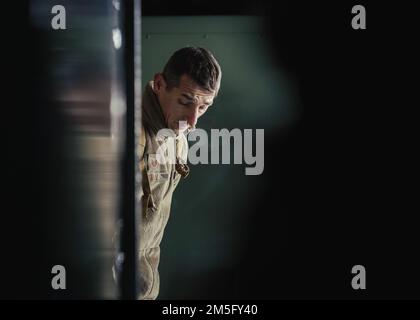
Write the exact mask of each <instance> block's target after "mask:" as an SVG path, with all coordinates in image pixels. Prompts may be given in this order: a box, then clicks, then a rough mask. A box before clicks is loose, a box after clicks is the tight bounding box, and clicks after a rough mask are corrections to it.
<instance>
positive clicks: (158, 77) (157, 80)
mask: <svg viewBox="0 0 420 320" xmlns="http://www.w3.org/2000/svg"><path fill="white" fill-rule="evenodd" d="M165 89H166V81H165V79H164V78H163V75H162V74H161V73H156V74H155V76H154V78H153V90H154V91H155V93H158V92H161V91H162V90H165Z"/></svg>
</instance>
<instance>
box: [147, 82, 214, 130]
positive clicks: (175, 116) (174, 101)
mask: <svg viewBox="0 0 420 320" xmlns="http://www.w3.org/2000/svg"><path fill="white" fill-rule="evenodd" d="M154 92H155V93H156V95H157V97H158V100H159V103H160V105H161V107H162V111H163V114H164V116H165V120H166V123H167V125H168V127H169V128H170V129H172V130H173V131H175V133H176V134H180V133H182V132H184V131H185V130H187V129H192V128H195V126H196V124H197V120H198V118H200V117H201V116H202V115H203V114H204V113H205V112H206V111H207V109H208V108H209V107H210V106H211V105H212V104H213V99H214V97H215V94H216V92H215V91H207V90H205V89H203V88H201V87H199V86H198V85H197V84H196V83H195V82H194V81H193V80H192V79H191V78H190V77H189V76H187V75H182V76H181V78H180V82H179V86H178V87H173V88H171V89H169V90H168V89H167V85H166V82H165V79H164V78H163V76H162V74H157V75H155V79H154ZM180 121H185V122H186V125H185V126H181V127H180V124H179V122H180Z"/></svg>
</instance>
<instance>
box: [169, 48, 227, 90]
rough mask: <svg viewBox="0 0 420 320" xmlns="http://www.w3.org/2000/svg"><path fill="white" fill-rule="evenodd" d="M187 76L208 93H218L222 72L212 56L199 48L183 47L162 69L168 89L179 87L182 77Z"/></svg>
mask: <svg viewBox="0 0 420 320" xmlns="http://www.w3.org/2000/svg"><path fill="white" fill-rule="evenodd" d="M184 74H186V75H188V76H190V77H191V79H192V80H194V81H195V82H196V83H197V84H198V85H199V86H200V87H202V88H203V89H205V90H208V91H216V94H217V92H218V91H219V87H220V80H221V77H222V71H221V69H220V65H219V63H218V62H217V61H216V59H215V58H214V56H213V54H212V53H211V52H210V51H208V50H207V49H204V48H200V47H185V48H182V49H179V50H177V51H176V52H175V53H174V54H172V56H171V57H170V58H169V60H168V62H167V63H166V65H165V67H164V69H163V77H164V79H165V81H166V84H167V86H168V89H171V88H173V87H178V86H179V81H180V78H181V76H182V75H184Z"/></svg>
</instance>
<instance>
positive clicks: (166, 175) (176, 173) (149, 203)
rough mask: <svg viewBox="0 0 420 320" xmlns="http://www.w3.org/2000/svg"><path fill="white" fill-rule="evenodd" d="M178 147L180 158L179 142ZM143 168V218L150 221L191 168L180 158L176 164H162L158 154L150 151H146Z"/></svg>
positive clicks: (142, 161) (142, 163)
mask: <svg viewBox="0 0 420 320" xmlns="http://www.w3.org/2000/svg"><path fill="white" fill-rule="evenodd" d="M176 147H177V148H176V149H177V150H176V152H177V159H178V153H179V145H178V144H177V146H176ZM152 149H153V148H152ZM143 152H144V150H143ZM141 168H142V177H143V184H142V185H143V193H144V196H143V199H142V202H143V203H142V205H143V218H145V219H146V221H149V220H150V219H153V217H155V218H156V213H158V211H159V209H160V207H161V206H162V205H163V204H164V203H163V202H164V201H166V199H167V200H168V201H170V199H171V194H172V192H173V190H174V189H175V187H176V185H177V184H178V182H179V180H180V178H181V177H184V178H185V177H186V176H187V175H188V173H189V168H188V166H187V165H186V164H181V163H179V161H178V160H177V163H176V164H170V163H165V164H161V163H160V162H159V161H158V159H157V156H156V154H153V153H148V152H146V153H144V156H143V159H142V160H141Z"/></svg>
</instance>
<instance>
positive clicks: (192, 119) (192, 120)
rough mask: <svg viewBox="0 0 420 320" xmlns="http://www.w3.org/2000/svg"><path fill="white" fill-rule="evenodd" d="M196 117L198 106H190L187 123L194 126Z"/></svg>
mask: <svg viewBox="0 0 420 320" xmlns="http://www.w3.org/2000/svg"><path fill="white" fill-rule="evenodd" d="M197 119H198V108H192V110H191V112H190V113H189V114H188V124H189V125H190V126H191V127H193V128H194V127H195V126H196V124H197Z"/></svg>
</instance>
